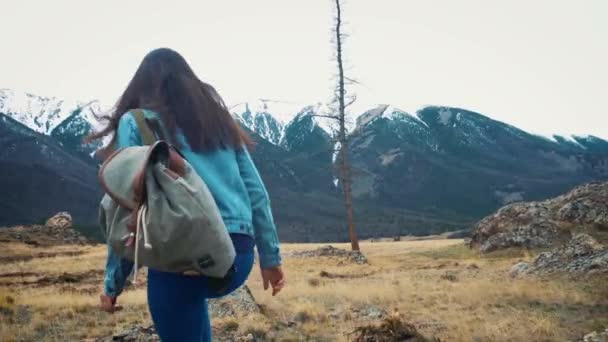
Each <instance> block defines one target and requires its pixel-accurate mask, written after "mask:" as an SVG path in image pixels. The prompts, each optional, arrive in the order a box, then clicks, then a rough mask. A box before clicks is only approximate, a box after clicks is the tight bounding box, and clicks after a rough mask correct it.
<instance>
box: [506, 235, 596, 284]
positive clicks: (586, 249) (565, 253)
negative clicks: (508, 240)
mask: <svg viewBox="0 0 608 342" xmlns="http://www.w3.org/2000/svg"><path fill="white" fill-rule="evenodd" d="M520 264H521V263H520ZM517 265H519V264H517ZM517 265H515V266H513V268H515V267H516V266H517ZM512 271H513V269H512ZM605 272H608V246H605V245H602V244H600V243H599V242H597V240H595V239H594V238H593V237H591V236H590V235H588V234H577V235H576V236H575V237H574V238H572V239H571V240H570V241H569V242H568V243H566V244H564V245H562V246H561V247H559V248H556V249H554V250H551V251H549V252H543V253H540V254H539V255H538V256H537V257H536V258H535V259H534V261H533V262H532V263H531V264H530V265H529V267H528V269H526V270H525V273H527V274H535V275H542V274H550V273H571V274H586V275H596V274H601V273H605Z"/></svg>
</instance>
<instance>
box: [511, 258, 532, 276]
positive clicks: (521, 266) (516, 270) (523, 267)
mask: <svg viewBox="0 0 608 342" xmlns="http://www.w3.org/2000/svg"><path fill="white" fill-rule="evenodd" d="M528 268H530V264H528V263H527V262H523V261H522V262H518V263H517V264H515V265H513V267H511V270H510V271H509V275H510V276H511V277H512V278H516V277H519V276H520V275H522V274H524V273H526V272H527V271H528Z"/></svg>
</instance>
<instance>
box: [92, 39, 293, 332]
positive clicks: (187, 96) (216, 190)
mask: <svg viewBox="0 0 608 342" xmlns="http://www.w3.org/2000/svg"><path fill="white" fill-rule="evenodd" d="M138 108H141V109H144V110H145V115H146V117H148V118H151V119H156V120H157V121H159V122H160V123H161V125H160V126H161V131H163V132H164V135H165V136H166V137H168V140H169V141H170V143H172V144H173V145H175V146H177V147H178V148H179V149H180V151H181V152H182V153H183V155H184V156H185V157H186V159H187V160H188V162H189V163H190V164H191V165H192V167H193V168H194V169H195V170H196V172H197V173H198V174H199V175H200V176H201V178H202V179H203V180H204V181H205V183H206V184H207V186H208V188H209V190H210V191H211V194H212V195H213V197H214V199H215V201H216V203H217V205H218V207H219V209H220V213H221V215H222V218H223V219H224V223H225V224H226V227H227V229H228V232H229V233H230V236H231V238H232V241H233V243H234V247H235V250H236V252H237V255H236V258H235V261H234V266H235V267H234V270H235V271H234V273H233V274H232V276H231V277H230V278H229V280H228V283H223V284H217V283H216V282H214V280H215V279H210V278H207V277H204V276H187V275H182V274H176V273H166V272H160V271H157V270H153V269H149V270H148V306H149V309H150V313H151V316H152V320H153V321H154V325H155V327H156V330H157V331H158V334H159V335H160V337H161V339H162V340H163V341H169V342H171V341H211V325H210V320H209V315H208V310H207V299H208V298H216V297H221V296H224V295H226V294H228V293H230V292H232V291H234V290H235V289H237V288H238V287H240V286H241V285H242V284H243V283H244V282H245V280H246V279H247V277H248V276H249V273H250V271H251V269H252V266H253V262H254V255H253V249H254V245H256V246H257V250H258V254H259V263H260V267H261V272H262V279H263V283H264V289H265V290H266V289H268V287H269V285H270V286H271V287H272V294H273V296H274V295H276V294H277V293H279V291H281V289H282V288H283V286H284V284H285V278H284V275H283V271H282V269H281V257H280V253H279V240H278V236H277V233H276V228H275V225H274V222H273V217H272V212H271V209H270V200H269V198H268V193H267V192H266V189H265V187H264V184H263V183H262V180H261V178H260V176H259V174H258V171H257V169H256V167H255V165H254V164H253V161H252V160H251V157H250V155H249V152H248V151H247V147H249V146H251V144H252V142H251V139H250V138H249V137H248V136H247V134H246V133H245V132H244V131H243V130H242V129H241V128H240V126H239V125H238V124H237V123H236V122H235V121H234V119H233V118H232V116H231V115H230V113H229V112H228V110H227V109H226V106H225V105H224V103H223V101H222V99H221V98H220V96H219V95H218V93H217V92H216V91H215V89H214V88H213V87H212V86H210V85H209V84H206V83H204V82H202V81H200V80H199V79H198V77H197V76H196V75H195V73H194V72H193V71H192V69H191V68H190V66H189V65H188V63H187V62H186V61H185V59H184V58H183V57H182V56H181V55H179V54H178V53H177V52H175V51H173V50H170V49H165V48H163V49H157V50H154V51H152V52H150V53H149V54H148V55H147V56H145V58H144V59H143V61H142V62H141V64H140V66H139V68H138V69H137V71H136V73H135V75H134V77H133V79H132V80H131V82H130V83H129V85H128V86H127V89H126V90H125V92H124V93H123V94H122V96H121V97H120V99H119V101H118V103H117V105H116V110H115V111H114V113H113V115H111V116H110V117H109V120H110V124H109V125H108V127H107V128H105V129H104V130H103V131H101V132H99V133H97V134H94V135H92V136H91V140H92V139H97V138H101V137H103V136H106V135H108V134H112V133H114V137H113V141H112V143H111V144H110V145H108V146H116V147H127V146H134V145H142V138H141V136H140V133H139V131H138V129H137V124H136V122H135V119H134V116H133V114H132V113H131V112H130V111H131V110H134V109H138ZM109 151H110V147H107V148H106V149H105V150H103V151H102V152H106V153H107V152H109ZM132 269H133V264H132V263H131V262H129V261H128V260H124V259H121V258H120V257H118V256H117V255H116V254H115V253H114V252H113V251H112V250H111V248H110V247H109V246H108V259H107V263H106V274H105V280H104V294H102V295H101V308H102V309H103V310H105V311H108V312H114V311H116V310H117V309H118V307H117V306H116V299H117V297H118V296H119V295H120V293H121V292H122V290H123V287H124V284H125V281H126V278H127V276H128V275H129V274H130V272H131V271H132ZM220 288H221V290H219V289H220Z"/></svg>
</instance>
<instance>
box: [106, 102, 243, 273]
mask: <svg viewBox="0 0 608 342" xmlns="http://www.w3.org/2000/svg"><path fill="white" fill-rule="evenodd" d="M132 113H133V115H134V117H135V120H136V122H137V126H138V128H139V131H140V135H141V137H142V140H143V143H144V144H145V146H132V147H127V148H122V149H118V150H117V151H115V152H114V153H113V154H112V155H111V156H110V157H108V158H107V159H106V160H105V161H104V163H103V164H102V166H101V168H100V170H99V180H100V182H101V185H102V187H103V189H104V190H105V195H104V197H103V199H102V201H101V204H100V207H99V216H100V217H99V218H100V223H101V227H102V230H103V231H104V233H105V234H106V237H107V240H108V243H109V245H110V247H111V248H112V249H113V251H114V252H116V253H117V254H118V255H120V256H121V257H123V258H126V259H128V260H131V261H133V262H134V263H135V272H137V269H138V267H139V266H142V265H143V266H147V267H149V268H153V269H156V270H160V271H165V272H178V273H186V274H201V275H206V276H209V277H214V278H222V277H224V276H226V275H227V274H228V272H229V271H230V270H231V267H232V264H233V262H234V258H235V255H236V252H235V250H234V246H233V244H232V240H231V239H230V236H229V234H228V231H227V229H226V227H225V225H224V222H223V220H222V217H221V216H220V212H219V209H218V207H217V205H216V203H215V200H214V199H213V196H212V195H211V193H210V192H209V189H208V188H207V186H206V185H205V182H204V181H203V180H202V179H201V177H200V176H199V175H198V174H197V173H196V171H195V170H193V169H192V167H191V166H190V164H189V163H188V161H187V160H186V159H185V158H184V157H183V155H182V154H181V153H180V152H179V151H178V150H177V149H176V148H175V147H173V146H171V145H170V144H169V143H168V142H167V141H165V140H158V139H157V137H158V135H155V132H154V131H152V130H151V129H150V127H151V126H152V127H154V126H155V125H152V124H151V123H150V122H147V119H146V118H145V115H144V112H143V110H135V111H132ZM157 124H158V123H157Z"/></svg>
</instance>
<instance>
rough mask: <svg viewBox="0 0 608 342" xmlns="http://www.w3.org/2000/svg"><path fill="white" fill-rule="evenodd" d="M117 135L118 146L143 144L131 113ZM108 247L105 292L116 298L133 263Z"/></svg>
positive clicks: (120, 125) (126, 116)
mask: <svg viewBox="0 0 608 342" xmlns="http://www.w3.org/2000/svg"><path fill="white" fill-rule="evenodd" d="M116 135H117V141H116V142H117V147H118V148H123V147H129V146H139V145H142V142H141V137H140V135H139V131H138V129H137V124H136V123H135V119H134V118H133V115H131V114H130V113H126V114H124V115H123V116H122V118H121V119H120V122H119V124H118V129H117V131H116ZM107 249H108V257H107V260H106V270H105V277H104V293H105V295H106V296H108V297H111V298H113V299H114V300H115V298H116V297H118V296H119V295H120V294H121V293H122V290H123V288H124V286H125V283H126V281H127V278H128V276H129V274H130V273H131V272H132V271H133V263H132V262H131V261H129V260H126V259H123V258H121V257H120V256H118V255H117V254H116V253H115V252H114V251H113V250H112V248H111V247H110V245H108V246H107Z"/></svg>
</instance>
